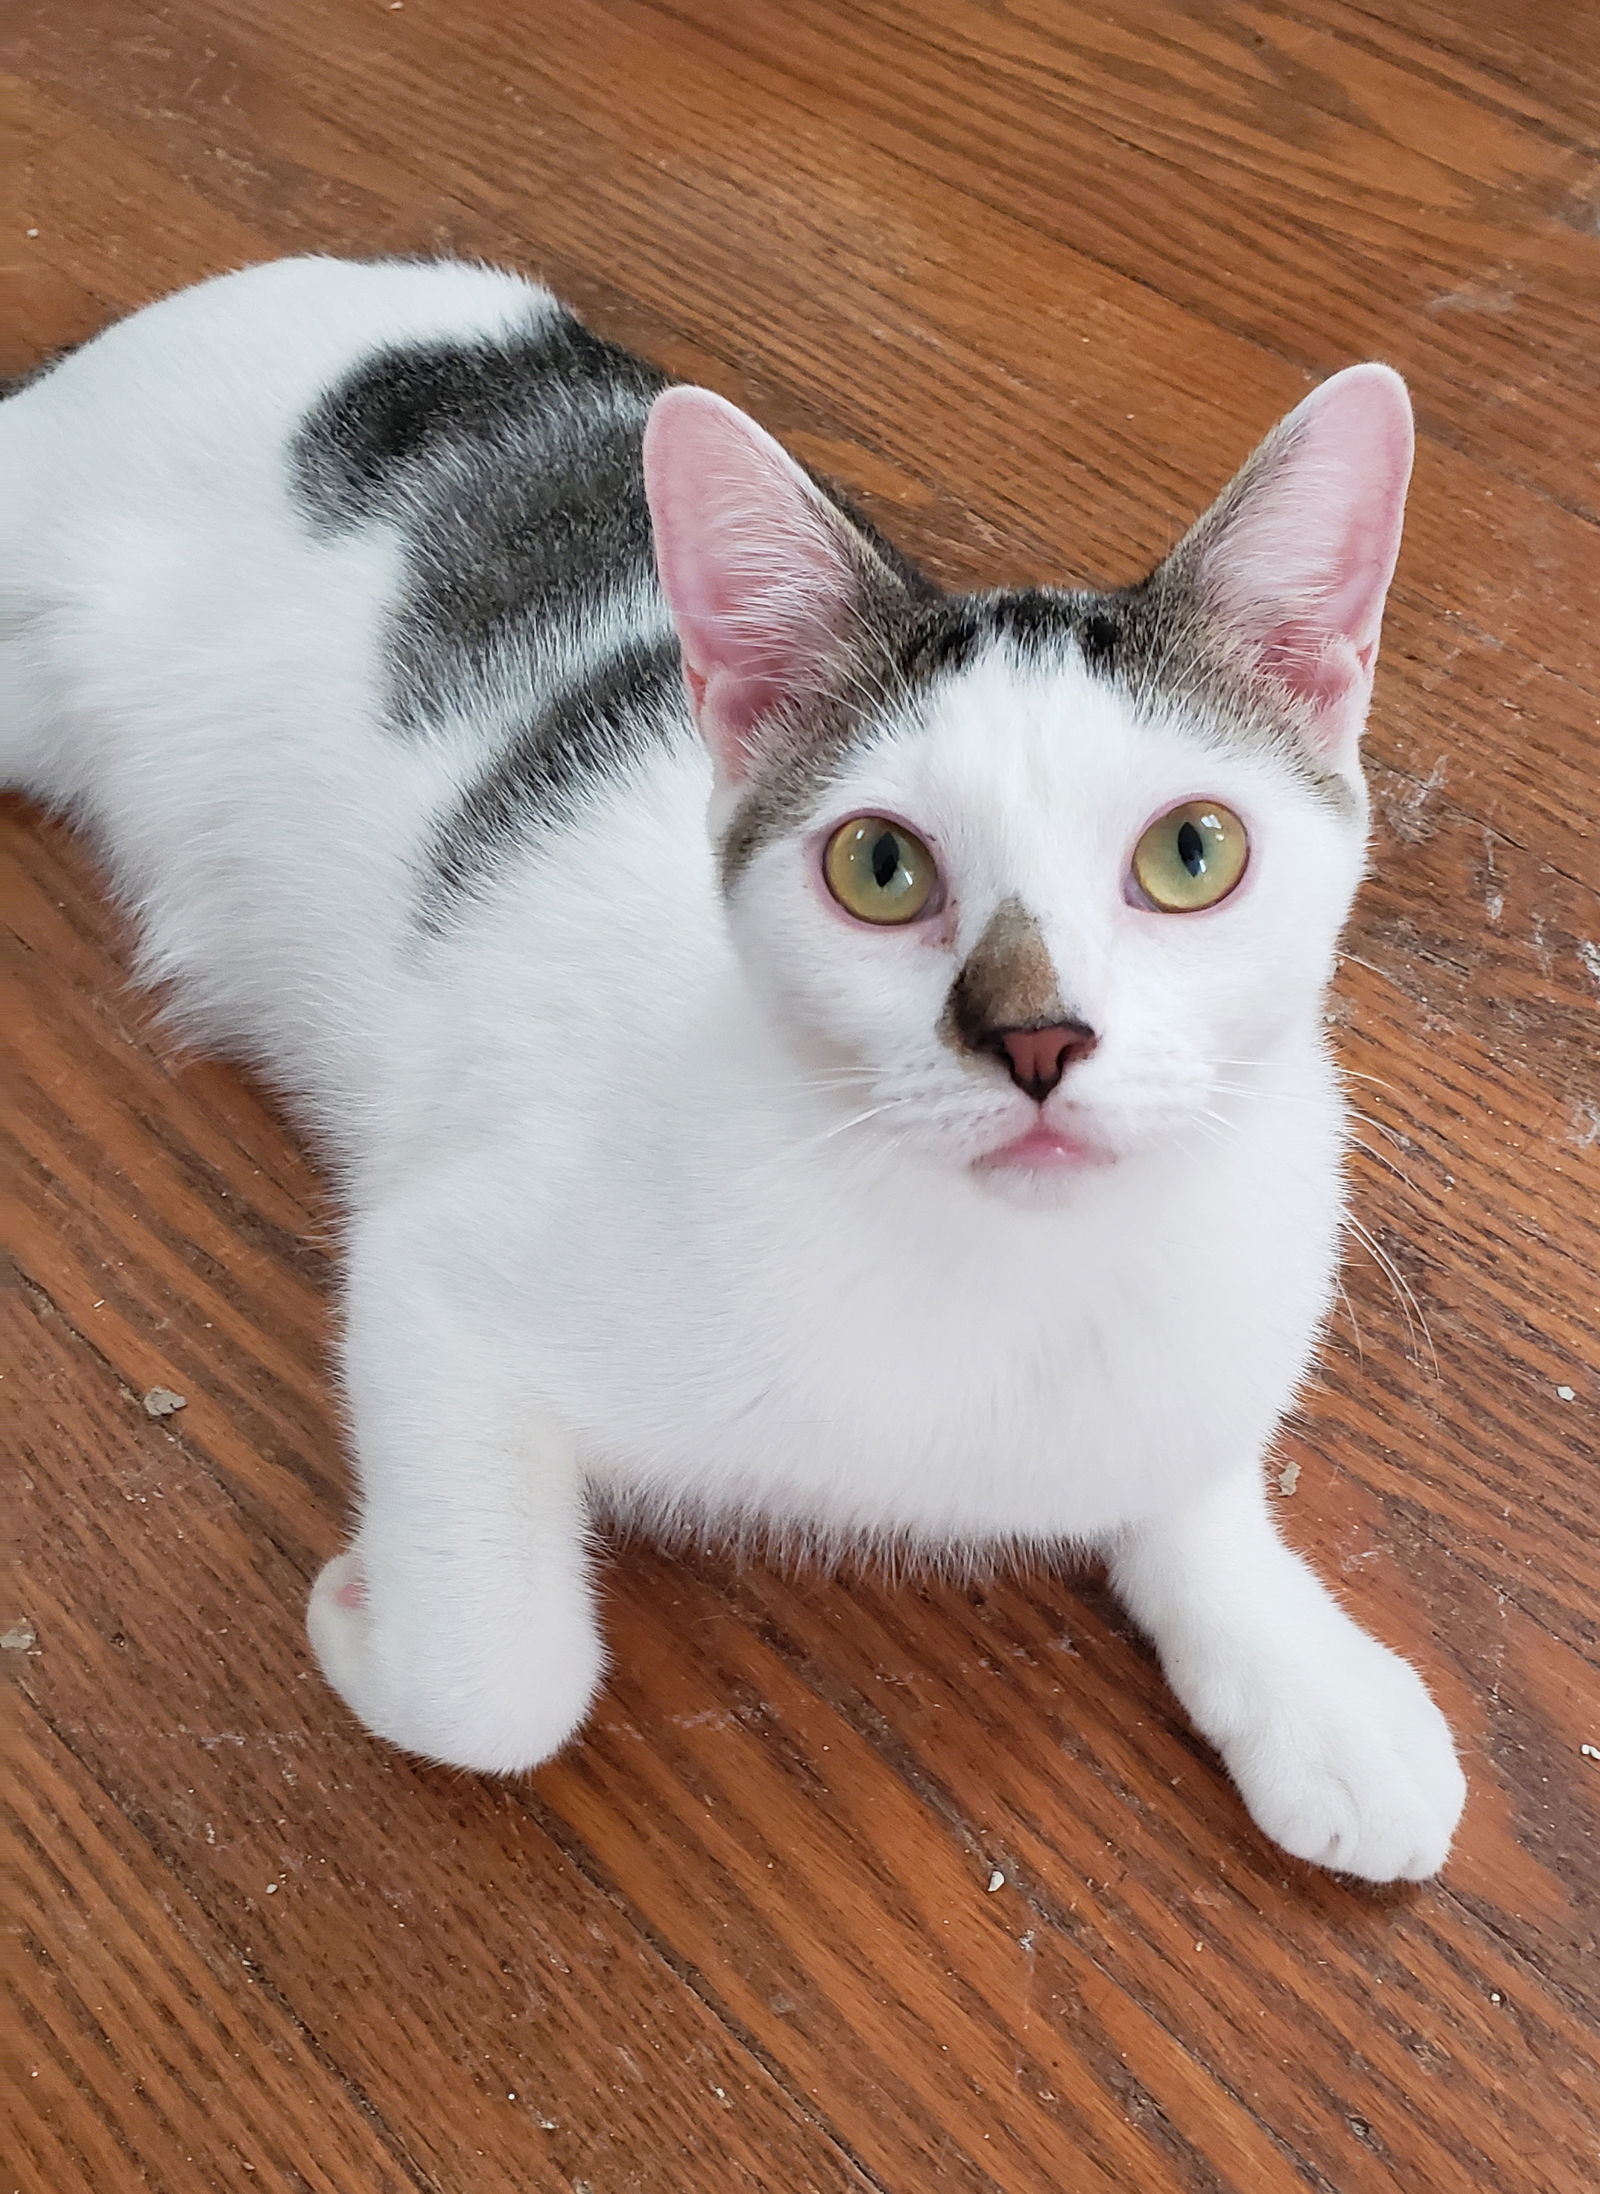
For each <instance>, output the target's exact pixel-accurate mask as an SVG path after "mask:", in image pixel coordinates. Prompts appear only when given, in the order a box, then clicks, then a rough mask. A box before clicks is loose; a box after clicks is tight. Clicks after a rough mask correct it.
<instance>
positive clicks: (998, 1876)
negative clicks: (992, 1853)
mask: <svg viewBox="0 0 1600 2194" xmlns="http://www.w3.org/2000/svg"><path fill="white" fill-rule="evenodd" d="M1005 1886H1006V1878H1005V1876H1004V1875H1003V1874H1002V1873H1001V1871H1000V1869H999V1868H998V1867H996V1868H995V1870H994V1872H993V1873H992V1874H991V1875H990V1876H989V1894H990V1896H991V1897H992V1896H993V1895H994V1893H995V1891H996V1890H997V1889H1004V1888H1005Z"/></svg>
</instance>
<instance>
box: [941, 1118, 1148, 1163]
mask: <svg viewBox="0 0 1600 2194" xmlns="http://www.w3.org/2000/svg"><path fill="white" fill-rule="evenodd" d="M1116 1155H1117V1154H1116V1152H1115V1151H1114V1150H1109V1149H1108V1148H1107V1147H1106V1145H1105V1144H1104V1143H1102V1142H1099V1141H1097V1140H1096V1139H1095V1138H1094V1137H1093V1136H1090V1135H1086V1134H1084V1133H1083V1132H1082V1131H1081V1130H1073V1129H1069V1128H1064V1127H1060V1126H1058V1125H1056V1123H1055V1122H1054V1121H1051V1120H1045V1119H1038V1120H1035V1121H1034V1122H1033V1124H1032V1125H1031V1126H1030V1127H1028V1128H1025V1129H1024V1130H1023V1132H1022V1133H1021V1134H1020V1135H1014V1136H1013V1137H1012V1138H1011V1140H1010V1141H1009V1142H1005V1143H1002V1144H1001V1145H1000V1147H999V1148H998V1150H991V1151H987V1152H985V1153H984V1155H983V1156H982V1157H981V1158H978V1159H976V1160H974V1164H973V1170H974V1171H975V1172H978V1173H1077V1172H1082V1171H1084V1170H1086V1169H1087V1168H1089V1167H1093V1166H1109V1165H1114V1164H1115V1163H1116Z"/></svg>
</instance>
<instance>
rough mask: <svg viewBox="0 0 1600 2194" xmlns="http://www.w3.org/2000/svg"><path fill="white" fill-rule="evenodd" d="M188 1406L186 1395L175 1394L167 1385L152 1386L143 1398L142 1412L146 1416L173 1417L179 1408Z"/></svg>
mask: <svg viewBox="0 0 1600 2194" xmlns="http://www.w3.org/2000/svg"><path fill="white" fill-rule="evenodd" d="M188 1406H189V1397H188V1395H187V1394H175V1393H174V1392H173V1390H172V1388H171V1387H169V1386H153V1387H152V1388H151V1389H150V1391H149V1393H148V1394H147V1395H146V1396H145V1398H144V1413H145V1415H146V1416H147V1417H173V1416H176V1415H177V1413H178V1411H179V1410H180V1409H187V1408H188Z"/></svg>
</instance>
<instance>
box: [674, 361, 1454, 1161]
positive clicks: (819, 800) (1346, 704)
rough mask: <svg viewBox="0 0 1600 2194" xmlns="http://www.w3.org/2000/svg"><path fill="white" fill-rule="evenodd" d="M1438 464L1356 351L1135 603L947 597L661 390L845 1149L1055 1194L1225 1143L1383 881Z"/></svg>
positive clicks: (749, 428) (700, 664) (744, 830)
mask: <svg viewBox="0 0 1600 2194" xmlns="http://www.w3.org/2000/svg"><path fill="white" fill-rule="evenodd" d="M1410 456H1411V431H1410V411H1409V406H1408V404H1407V402H1406V398H1405V392H1404V389H1403V387H1402V385H1401V384H1400V382H1399V381H1398V380H1397V379H1396V377H1395V376H1394V375H1392V374H1390V373H1388V372H1387V370H1386V369H1384V368H1382V367H1371V366H1368V367H1357V368H1353V369H1351V371H1349V372H1347V373H1345V374H1341V375H1338V376H1336V377H1335V378H1334V380H1332V381H1330V382H1327V383H1325V384H1324V386H1323V387H1322V388H1321V389H1319V390H1318V391H1316V392H1315V393H1314V394H1313V395H1312V396H1311V397H1310V398H1309V399H1307V401H1306V403H1304V404H1303V405H1301V406H1300V408H1299V410H1298V411H1296V412H1294V413H1292V414H1291V415H1290V417H1289V419H1288V420H1286V421H1285V422H1284V424H1283V425H1282V426H1281V427H1280V428H1279V429H1278V430H1277V432H1276V433H1275V434H1274V435H1273V436H1272V437H1270V438H1269V440H1268V441H1267V442H1266V443H1265V444H1263V446H1262V448H1261V449H1260V450H1259V451H1258V452H1257V453H1256V455H1255V457H1254V458H1252V460H1251V461H1250V463H1249V464H1248V465H1247V466H1246V467H1245V469H1244V471H1243V472H1242V473H1241V474H1240V475H1239V476H1238V478H1237V479H1236V480H1235V481H1234V482H1233V483H1232V485H1231V486H1230V487H1229V488H1228V489H1227V490H1226V491H1225V493H1224V494H1223V496H1222V497H1221V498H1220V499H1219V501H1218V503H1217V504H1216V505H1215V506H1213V508H1212V510H1211V511H1209V512H1208V513H1207V514H1206V516H1205V517H1204V518H1202V519H1201V520H1200V522H1199V523H1198V525H1196V526H1195V527H1194V528H1193V529H1192V530H1191V532H1190V533H1189V534H1188V535H1186V536H1185V538H1184V540H1183V541H1181V542H1180V543H1179V545H1178V547H1177V548H1176V549H1175V550H1174V551H1173V552H1172V554H1171V555H1170V556H1169V557H1168V558H1167V559H1166V560H1165V562H1164V563H1162V564H1161V565H1160V566H1158V567H1157V569H1156V571H1155V572H1154V573H1152V574H1151V576H1150V578H1149V579H1147V580H1146V581H1144V582H1143V583H1142V584H1141V585H1140V586H1138V587H1135V588H1130V589H1126V590H1123V591H1122V592H1121V593H1118V594H1112V595H1082V594H1066V593H1053V592H1035V593H1028V594H1020V595H1018V594H1013V595H998V596H992V597H970V598H951V597H947V596H943V595H940V594H938V592H937V591H936V590H934V589H932V588H930V587H928V586H927V585H926V583H925V582H921V581H920V580H919V579H918V577H917V575H915V574H914V573H908V571H907V570H905V569H904V568H903V567H902V566H901V565H900V564H899V563H898V561H897V560H896V559H895V557H894V555H893V552H892V551H889V550H887V549H886V548H885V547H884V545H883V544H882V543H880V542H877V541H876V540H875V539H873V538H872V537H871V536H870V535H869V534H868V533H867V532H866V531H865V530H863V529H862V528H860V527H859V526H858V525H857V524H856V523H855V522H854V521H853V520H852V519H851V518H849V517H848V515H846V514H844V513H842V512H841V511H839V510H838V509H836V508H835V507H834V506H832V505H831V504H830V503H828V502H827V501H825V500H824V498H823V497H822V496H821V495H820V494H819V493H818V491H817V490H816V488H815V487H814V486H813V485H812V484H811V483H810V482H809V481H808V480H807V479H806V477H805V475H804V474H802V473H801V472H800V471H799V469H798V468H797V467H795V466H794V465H793V463H792V462H791V460H789V459H788V458H787V457H786V456H785V455H784V453H783V452H782V451H781V450H780V449H779V448H778V447H777V445H776V444H775V443H772V442H771V441H770V440H769V439H768V438H767V437H766V436H765V435H763V434H762V433H761V430H760V429H759V428H756V427H755V426H753V425H752V423H751V422H750V421H748V420H746V419H744V418H743V416H742V415H741V414H740V413H738V412H735V411H734V410H733V409H732V407H730V406H728V405H725V404H723V403H722V402H721V401H720V399H717V398H715V397H712V396H709V395H708V394H707V393H706V392H704V391H702V390H675V391H671V392H669V393H668V395H666V396H664V397H662V398H661V399H660V400H659V401H658V403H657V405H656V408H655V411H654V412H653V414H652V417H651V421H650V428H649V432H648V433H647V436H646V443H645V458H646V475H647V480H648V484H649V487H650V494H651V503H652V509H653V513H654V519H655V527H656V545H657V555H658V562H659V564H660V569H661V575H662V581H663V585H664V588H665V590H666V593H667V597H668V600H669V602H670V604H671V607H672V610H673V615H674V619H675V622H676V625H677V629H678V634H679V638H680V640H681V642H682V646H683V655H684V670H685V678H686V681H687V685H688V689H689V695H690V701H691V705H692V707H693V708H694V711H695V714H696V718H697V721H698V722H699V725H700V728H701V731H702V733H703V734H704V736H705V738H706V742H707V745H708V747H709V748H710V750H711V753H712V756H713V759H714V761H715V763H716V765H717V779H718V787H717V793H716V797H715V799H714V801H713V806H712V816H711V823H712V829H713V832H714V835H715V837H716V840H717V844H718V851H719V859H720V863H721V871H722V878H723V883H724V888H725V891H726V894H727V902H728V912H729V921H730V926H731V929H732V932H733V935H734V938H735V940H736V943H737V945H738V947H739V950H740V952H741V954H742V956H743V958H744V961H745V963H746V966H747V968H748V969H749V971H750V974H751V976H752V980H753V984H754V987H755V989H756V991H757V993H758V995H760V996H762V997H763V998H765V1000H766V1001H767V1003H768V1006H769V1009H770V1011H771V1015H772V1019H773V1021H774V1024H775V1026H776V1027H777V1028H778V1029H779V1030H780V1032H781V1033H782V1034H783V1035H784V1037H785V1038H786V1040H787V1041H788V1043H789V1045H790V1047H791V1049H792V1050H793V1052H794V1054H795V1058H796V1065H797V1073H798V1074H799V1075H800V1076H802V1077H805V1078H807V1079H809V1080H810V1081H811V1082H812V1083H813V1084H814V1085H815V1087H816V1088H817V1089H818V1090H819V1091H821V1092H825V1093H827V1094H828V1096H829V1099H830V1101H831V1102H833V1103H834V1104H835V1109H836V1110H837V1112H838V1128H837V1132H838V1133H840V1134H851V1135H859V1136H862V1137H870V1138H874V1139H878V1138H881V1139H886V1140H888V1141H892V1142H894V1143H897V1144H899V1145H900V1146H902V1147H907V1148H911V1149H913V1150H915V1151H917V1152H919V1153H921V1154H922V1155H924V1156H925V1157H927V1158H929V1159H932V1160H935V1161H939V1162H943V1163H948V1164H950V1165H952V1166H956V1167H961V1168H964V1169H967V1170H968V1171H969V1172H971V1173H972V1175H973V1176H974V1178H976V1179H977V1180H979V1181H980V1182H982V1183H984V1184H986V1185H988V1186H990V1187H992V1188H994V1189H996V1190H998V1191H1000V1192H1003V1193H1006V1194H1009V1195H1012V1196H1022V1197H1024V1198H1032V1197H1035V1196H1046V1197H1053V1195H1054V1194H1056V1193H1059V1192H1060V1190H1061V1189H1062V1188H1063V1187H1064V1186H1067V1185H1069V1184H1070V1183H1071V1182H1072V1181H1073V1180H1075V1179H1078V1178H1081V1176H1082V1175H1083V1173H1084V1172H1085V1171H1086V1170H1093V1169H1098V1168H1102V1167H1105V1166H1113V1165H1116V1164H1117V1163H1119V1162H1120V1161H1123V1160H1126V1159H1128V1158H1130V1157H1131V1156H1133V1155H1134V1154H1135V1153H1137V1152H1138V1151H1139V1150H1140V1149H1142V1148H1147V1147H1149V1146H1150V1145H1151V1144H1152V1143H1155V1142H1159V1141H1161V1140H1171V1139H1173V1138H1183V1137H1188V1138H1191V1139H1197V1138H1199V1137H1201V1136H1203V1135H1206V1134H1222V1133H1226V1132H1228V1131H1229V1128H1230V1126H1231V1124H1232V1115H1233V1114H1234V1113H1235V1110H1236V1103H1235V1100H1237V1099H1239V1098H1240V1097H1241V1095H1242V1094H1246V1093H1248V1090H1249V1087H1250V1083H1251V1079H1252V1076H1253V1074H1254V1073H1255V1072H1256V1070H1257V1069H1258V1068H1259V1067H1260V1065H1261V1064H1262V1062H1263V1061H1264V1060H1265V1058H1266V1057H1267V1055H1268V1054H1269V1053H1270V1052H1271V1051H1272V1049H1273V1048H1274V1046H1275V1045H1276V1044H1277V1042H1278V1041H1279V1039H1280V1038H1281V1037H1282V1035H1283V1034H1284V1032H1285V1031H1286V1030H1288V1029H1290V1028H1298V1029H1301V1030H1304V1029H1305V1028H1306V1027H1307V1026H1308V1025H1310V1024H1312V1022H1313V1021H1314V1017H1315V1015H1316V1013H1317V1011H1318V1008H1319V1005H1320V1000H1321V995H1322V991H1323V987H1324V985H1325V983H1326V980H1327V977H1328V973H1329V971H1330V967H1331V963H1332V956H1333V950H1334V945H1335V940H1336V938H1337V936H1338V932H1339V928H1340V925H1341V924H1342V922H1343V920H1344V917H1345V915H1346V912H1347V911H1348V907H1349V903H1350V898H1351V894H1352V893H1353V891H1354V889H1355V886H1356V883H1357V880H1358V878H1359V875H1360V870H1361V864H1362V855H1363V845H1364V835H1365V819H1366V802H1365V795H1364V792H1363V789H1362V784H1361V777H1360V769H1359V762H1358V751H1357V750H1358V740H1359V736H1360V731H1361V728H1362V724H1363V721H1364V718H1365V713H1366V707H1367V702H1368V699H1369V696H1370V691H1371V679H1372V668H1373V662H1374V659H1375V656H1376V652H1377V643H1378V630H1379V623H1380V620H1381V615H1382V608H1383V602H1384V598H1385V594H1386V590H1387V587H1388V583H1389V579H1390V575H1391V573H1392V571H1393V567H1394V560H1395V555H1396V552H1397V549H1398V544H1399V530H1400V521H1401V514H1402V510H1403V505H1404V496H1405V487H1406V481H1407V477H1408V473H1409V466H1410Z"/></svg>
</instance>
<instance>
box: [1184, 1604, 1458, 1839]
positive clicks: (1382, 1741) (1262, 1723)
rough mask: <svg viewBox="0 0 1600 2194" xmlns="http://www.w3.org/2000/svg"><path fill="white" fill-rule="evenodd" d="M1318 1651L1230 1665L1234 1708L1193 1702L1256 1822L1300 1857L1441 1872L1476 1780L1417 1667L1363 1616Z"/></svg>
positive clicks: (1230, 1697) (1229, 1684)
mask: <svg viewBox="0 0 1600 2194" xmlns="http://www.w3.org/2000/svg"><path fill="white" fill-rule="evenodd" d="M1323 1646H1324V1650H1323V1651H1321V1652H1320V1653H1318V1654H1316V1655H1315V1656H1311V1655H1307V1654H1303V1653H1301V1654H1291V1655H1288V1656H1286V1657H1285V1658H1286V1661H1287V1664H1288V1665H1282V1664H1280V1665H1277V1666H1272V1667H1262V1666H1260V1665H1258V1666H1257V1667H1256V1668H1255V1669H1254V1670H1253V1671H1249V1672H1244V1671H1240V1670H1238V1669H1235V1670H1232V1671H1230V1672H1229V1674H1228V1677H1227V1679H1226V1681H1225V1683H1224V1685H1223V1687H1222V1689H1223V1690H1224V1691H1225V1692H1226V1693H1227V1694H1228V1697H1227V1701H1226V1705H1223V1704H1222V1702H1221V1701H1220V1700H1219V1701H1218V1702H1217V1703H1218V1707H1219V1709H1220V1710H1219V1711H1217V1712H1216V1713H1214V1714H1210V1713H1208V1712H1207V1711H1206V1707H1207V1702H1206V1700H1205V1698H1204V1696H1203V1694H1204V1690H1205V1686H1204V1685H1203V1684H1202V1685H1200V1686H1199V1687H1198V1690H1199V1694H1200V1695H1199V1696H1197V1697H1196V1698H1195V1701H1194V1706H1193V1707H1192V1709H1191V1711H1193V1712H1194V1714H1195V1719H1196V1720H1197V1721H1198V1722H1199V1723H1200V1726H1201V1727H1202V1728H1207V1724H1208V1723H1210V1725H1211V1726H1210V1727H1209V1728H1208V1729H1207V1734H1208V1735H1211V1736H1212V1738H1213V1741H1214V1742H1215V1743H1216V1744H1217V1747H1218V1749H1219V1750H1220V1752H1221V1753H1222V1756H1223V1758H1224V1760H1225V1761H1226V1762H1227V1765H1228V1769H1229V1772H1230V1773H1231V1774H1232V1776H1233V1779H1234V1781H1235V1782H1236V1783H1237V1784H1238V1786H1239V1793H1240V1795H1241V1797H1242V1798H1243V1799H1244V1802H1245V1804H1246V1805H1247V1806H1248V1807H1249V1809H1250V1812H1251V1814H1252V1815H1253V1817H1254V1819H1255V1821H1256V1824H1257V1826H1258V1827H1259V1828H1261V1829H1262V1830H1263V1832H1264V1833H1265V1834H1266V1835H1268V1836H1270V1837H1271V1838H1272V1840H1273V1842H1274V1843H1276V1844H1281V1845H1282V1846H1283V1848H1284V1850H1285V1851H1289V1852H1292V1853H1293V1854H1294V1856H1295V1857H1296V1858H1299V1859H1310V1860H1311V1861H1313V1862H1314V1864H1316V1865H1317V1866H1325V1867H1331V1868H1333V1869H1334V1870H1335V1871H1337V1872H1338V1873H1341V1874H1356V1875H1360V1876H1361V1877H1362V1878H1363V1879H1364V1880H1367V1881H1371V1882H1393V1881H1408V1882H1420V1881H1425V1880H1426V1879H1427V1878H1428V1876H1429V1875H1431V1874H1437V1873H1438V1871H1439V1869H1440V1867H1442V1866H1443V1864H1444V1862H1445V1857H1446V1854H1447V1853H1448V1851H1449V1849H1450V1839H1451V1837H1452V1836H1453V1835H1454V1833H1455V1828H1456V1823H1457V1821H1458V1820H1459V1819H1460V1817H1461V1808H1462V1805H1463V1802H1464V1801H1465V1798H1466V1787H1467V1786H1466V1780H1465V1778H1464V1777H1463V1775H1462V1772H1461V1768H1460V1764H1459V1762H1458V1761H1457V1759H1456V1750H1455V1745H1454V1742H1453V1740H1452V1738H1451V1735H1450V1729H1449V1725H1448V1724H1447V1723H1446V1721H1445V1718H1444V1716H1443V1715H1442V1714H1441V1713H1440V1711H1439V1709H1438V1708H1437V1707H1436V1706H1435V1705H1434V1703H1433V1700H1432V1698H1431V1697H1430V1696H1429V1693H1428V1690H1427V1687H1426V1685H1425V1684H1424V1683H1423V1681H1422V1679H1421V1677H1420V1676H1419V1675H1418V1674H1417V1672H1416V1670H1415V1669H1414V1668H1412V1667H1411V1666H1410V1664H1409V1663H1408V1662H1406V1661H1403V1660H1401V1659H1400V1657H1399V1655H1398V1654H1395V1653H1391V1652H1390V1651H1389V1649H1388V1648H1387V1647H1386V1646H1381V1645H1379V1644H1378V1642H1377V1640H1376V1639H1374V1638H1369V1637H1368V1636H1367V1635H1366V1633H1365V1632H1364V1631H1362V1630H1358V1629H1357V1628H1356V1626H1355V1625H1354V1624H1353V1623H1349V1624H1344V1625H1342V1626H1341V1634H1340V1635H1337V1636H1335V1637H1329V1638H1326V1639H1325V1640H1324V1641H1323Z"/></svg>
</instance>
